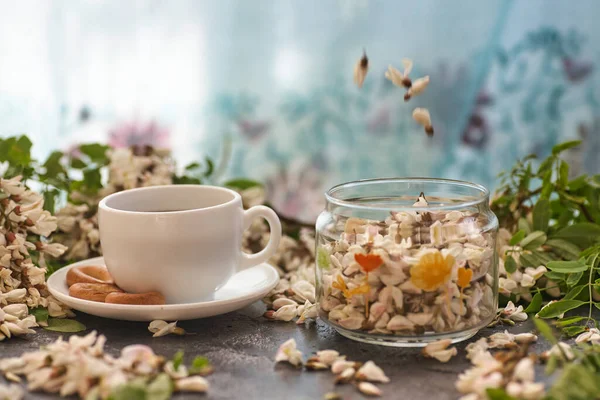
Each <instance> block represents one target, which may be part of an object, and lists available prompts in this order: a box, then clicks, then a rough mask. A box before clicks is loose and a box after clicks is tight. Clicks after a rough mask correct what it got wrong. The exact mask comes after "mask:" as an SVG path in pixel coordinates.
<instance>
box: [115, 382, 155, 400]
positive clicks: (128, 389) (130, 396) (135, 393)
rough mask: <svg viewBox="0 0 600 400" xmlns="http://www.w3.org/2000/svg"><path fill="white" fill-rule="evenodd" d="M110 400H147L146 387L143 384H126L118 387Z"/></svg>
mask: <svg viewBox="0 0 600 400" xmlns="http://www.w3.org/2000/svg"><path fill="white" fill-rule="evenodd" d="M108 399H109V400H147V398H146V389H145V388H144V387H143V386H138V385H131V384H125V385H121V386H119V387H117V388H116V389H115V390H113V392H112V393H111V395H110V396H109V398H108Z"/></svg>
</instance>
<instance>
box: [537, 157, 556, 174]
mask: <svg viewBox="0 0 600 400" xmlns="http://www.w3.org/2000/svg"><path fill="white" fill-rule="evenodd" d="M554 160H556V157H553V156H550V157H548V158H546V159H545V160H544V161H542V162H541V163H540V167H539V168H538V172H537V175H538V177H539V178H543V177H544V176H545V175H546V174H547V173H548V172H552V164H554Z"/></svg>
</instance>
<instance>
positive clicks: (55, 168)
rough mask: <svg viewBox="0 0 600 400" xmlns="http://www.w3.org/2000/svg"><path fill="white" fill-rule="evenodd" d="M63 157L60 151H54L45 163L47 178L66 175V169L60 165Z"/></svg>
mask: <svg viewBox="0 0 600 400" xmlns="http://www.w3.org/2000/svg"><path fill="white" fill-rule="evenodd" d="M62 157H63V153H62V152H60V151H54V152H52V153H51V154H50V156H48V159H47V160H46V162H45V163H44V168H45V169H46V174H45V176H46V177H50V178H56V177H58V176H59V175H62V174H66V171H65V169H64V167H63V166H62V164H61V163H60V160H61V158H62Z"/></svg>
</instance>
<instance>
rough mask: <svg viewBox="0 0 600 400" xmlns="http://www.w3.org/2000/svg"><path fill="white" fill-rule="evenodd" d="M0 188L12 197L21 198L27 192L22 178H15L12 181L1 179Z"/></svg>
mask: <svg viewBox="0 0 600 400" xmlns="http://www.w3.org/2000/svg"><path fill="white" fill-rule="evenodd" d="M0 188H2V190H3V191H4V192H5V193H8V194H9V195H12V196H19V195H21V194H23V193H25V190H26V188H25V186H24V185H23V183H22V182H21V176H15V177H14V178H10V179H0Z"/></svg>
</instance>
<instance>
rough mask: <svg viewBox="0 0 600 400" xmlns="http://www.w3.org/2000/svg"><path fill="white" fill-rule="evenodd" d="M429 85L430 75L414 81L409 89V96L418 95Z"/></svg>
mask: <svg viewBox="0 0 600 400" xmlns="http://www.w3.org/2000/svg"><path fill="white" fill-rule="evenodd" d="M427 85H429V75H427V76H424V77H423V78H419V79H416V80H415V81H414V82H413V83H412V86H411V87H410V88H409V89H408V93H407V95H408V98H410V97H413V96H418V95H420V94H421V93H423V91H424V90H425V88H426V87H427Z"/></svg>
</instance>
